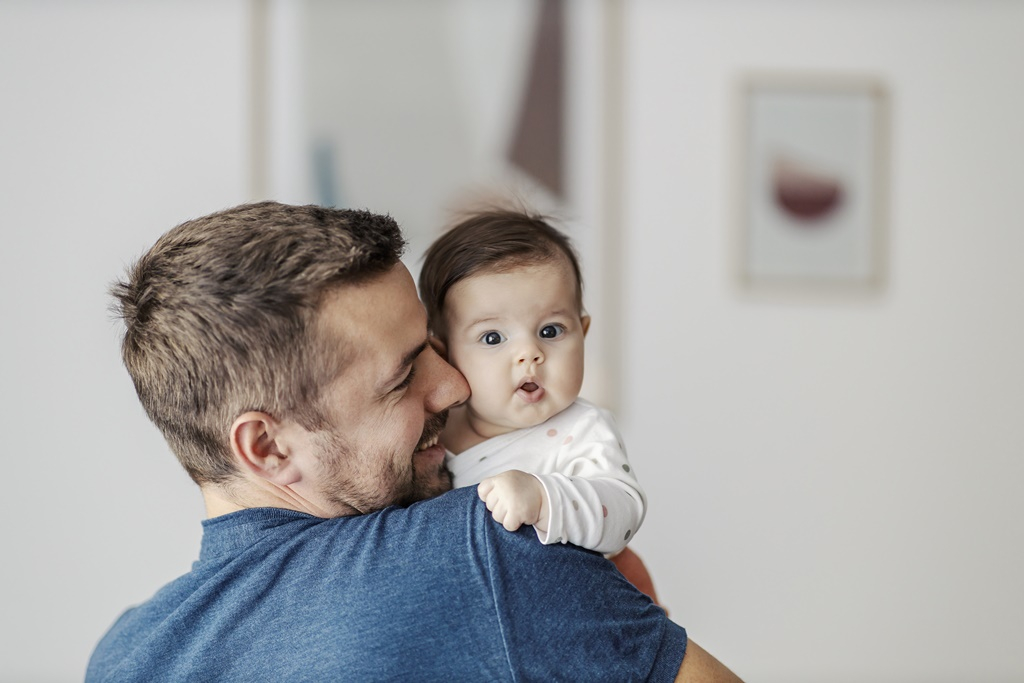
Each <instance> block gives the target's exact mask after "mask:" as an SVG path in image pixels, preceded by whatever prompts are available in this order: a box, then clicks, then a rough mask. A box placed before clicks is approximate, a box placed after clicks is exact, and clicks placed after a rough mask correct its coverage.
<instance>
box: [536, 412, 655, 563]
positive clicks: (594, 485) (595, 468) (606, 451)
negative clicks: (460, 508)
mask: <svg viewBox="0 0 1024 683" xmlns="http://www.w3.org/2000/svg"><path fill="white" fill-rule="evenodd" d="M534 476H535V477H537V479H539V480H540V482H541V485H543V487H544V491H545V492H546V493H547V496H548V501H549V506H548V507H549V511H548V520H547V522H548V524H547V532H546V533H544V532H540V531H538V532H537V536H538V538H540V540H541V542H542V543H544V544H546V545H550V544H554V543H572V544H573V545H578V546H581V547H583V548H587V549H590V550H596V551H597V552H600V553H605V554H609V555H610V554H615V553H617V552H619V551H621V550H622V549H623V548H625V547H626V544H627V543H629V540H630V539H631V538H633V536H634V535H635V534H636V532H637V530H638V529H639V528H640V525H641V524H642V523H643V520H644V516H645V514H646V512H647V498H646V496H645V495H644V492H643V489H642V488H641V487H640V482H639V481H637V478H636V475H635V473H634V472H633V468H632V466H631V465H630V464H629V460H628V459H627V458H626V450H625V447H624V446H623V444H622V438H621V437H620V436H619V432H618V429H616V427H615V424H614V423H613V422H612V420H611V417H610V416H609V415H608V414H607V413H605V412H604V411H601V410H599V409H598V408H596V407H594V406H588V408H587V410H585V411H584V412H583V414H582V415H581V416H580V418H579V419H578V420H576V421H575V423H574V424H573V425H572V427H571V428H570V429H569V431H568V434H566V436H565V437H564V438H563V444H562V446H561V448H560V450H559V452H558V456H557V459H556V464H555V467H554V471H553V472H550V473H547V474H536V473H535V474H534Z"/></svg>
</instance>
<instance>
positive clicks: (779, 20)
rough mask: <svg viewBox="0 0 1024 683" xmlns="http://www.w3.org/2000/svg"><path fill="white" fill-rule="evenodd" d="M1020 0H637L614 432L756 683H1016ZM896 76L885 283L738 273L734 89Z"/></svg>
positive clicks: (676, 603) (1022, 477) (709, 643)
mask: <svg viewBox="0 0 1024 683" xmlns="http://www.w3.org/2000/svg"><path fill="white" fill-rule="evenodd" d="M1022 33H1024V3H1017V2H996V1H984V0H983V1H976V0H971V1H970V2H968V1H966V0H965V1H963V2H952V1H946V2H853V1H849V2H846V1H839V0H836V1H832V2H819V3H812V2H803V1H799V0H790V1H783V0H778V1H774V2H763V1H760V0H750V1H740V0H726V1H718V2H700V1H696V0H694V1H690V2H674V1H669V0H664V1H658V0H646V1H639V2H632V3H629V5H628V28H627V35H628V44H629V46H630V48H629V63H628V66H627V83H628V91H627V102H628V105H627V106H628V128H627V154H628V168H627V172H626V176H627V178H628V186H627V188H626V203H627V207H628V208H627V215H628V220H627V222H626V225H624V226H623V229H624V230H625V234H626V239H625V243H626V245H627V254H626V263H625V268H626V273H625V280H626V282H627V283H628V287H627V291H626V297H625V300H626V302H628V303H627V317H626V320H625V321H624V325H623V329H624V330H625V331H626V334H627V341H626V344H627V348H628V351H627V353H628V359H627V364H626V367H625V370H624V376H625V377H626V378H627V383H628V384H627V387H626V396H625V400H624V401H623V404H624V406H626V407H627V408H628V410H629V412H628V413H627V414H625V415H623V416H622V418H623V421H624V426H625V431H626V434H625V436H626V441H627V444H628V446H629V448H630V452H631V454H632V457H633V459H634V460H635V461H636V464H637V468H638V471H639V473H640V476H641V480H642V481H643V482H645V485H646V487H647V492H648V494H649V497H650V500H651V509H650V513H649V515H648V518H647V519H648V521H647V522H646V524H645V526H644V529H643V530H642V531H641V533H640V534H639V536H638V538H637V541H636V545H635V547H637V548H638V549H639V550H640V552H641V553H642V554H643V556H644V557H645V559H647V560H648V561H649V563H650V564H651V565H653V569H654V572H655V579H656V582H657V585H658V587H659V589H660V590H661V592H662V593H663V594H664V595H663V597H664V598H665V600H666V601H667V602H668V603H669V606H670V608H671V610H672V613H673V615H674V616H676V617H677V618H678V619H679V620H680V622H681V623H683V624H685V625H686V626H687V627H688V628H689V629H690V631H691V633H692V635H693V637H694V639H695V640H697V641H698V642H700V643H701V644H702V645H704V646H705V647H706V648H707V649H709V650H710V651H711V652H713V653H716V654H718V655H720V656H721V658H722V659H723V660H724V661H726V662H728V663H729V664H730V665H732V666H733V667H734V668H735V669H736V670H737V671H738V672H739V673H740V674H742V675H744V676H745V677H748V679H749V680H752V681H753V680H757V681H829V682H830V683H833V682H837V681H862V680H870V681H875V682H879V683H881V682H884V681H930V682H940V681H967V680H972V681H1008V680H1021V679H1024V658H1022V657H1021V654H1020V652H1021V650H1020V642H1021V641H1022V639H1024V626H1022V625H1021V619H1020V615H1021V614H1022V613H1024V582H1022V581H1021V576H1024V549H1022V540H1024V502H1022V501H1024V496H1022V495H1021V490H1020V489H1021V488H1022V484H1024V360H1022V355H1021V350H1022V349H1024V268H1022V267H1021V265H1020V259H1021V256H1022V255H1024V219H1022V217H1021V216H1022V211H1021V206H1020V194H1021V192H1022V190H1024V133H1022V126H1021V122H1022V121H1024V88H1022V80H1021V78H1022V75H1024V41H1022V40H1021V35H1022ZM749 68H756V69H771V68H780V69H781V68H798V69H808V68H814V69H820V70H840V71H850V70H852V71H856V72H867V73H869V74H873V75H877V76H878V77H880V78H882V79H883V80H884V81H885V82H886V83H887V84H888V87H889V88H890V91H891V94H892V109H893V113H892V119H893V121H892V122H893V129H892V149H891V154H892V183H891V191H892V207H891V240H890V257H891V263H890V266H891V277H890V283H889V286H888V288H887V290H886V291H885V292H884V293H883V294H882V295H880V296H877V297H868V298H863V299H853V300H849V299H847V300H845V301H837V302H830V301H828V300H813V299H811V300H807V299H804V300H800V299H796V300H786V299H775V300H771V301H763V300H757V299H751V298H750V297H745V296H743V295H742V294H741V293H740V292H738V291H737V290H736V289H735V288H734V287H733V286H732V285H731V282H730V268H731V259H732V255H731V253H730V251H729V250H730V248H731V246H732V245H731V242H730V230H731V229H732V221H733V220H734V212H733V207H734V206H735V201H736V196H735V190H734V185H735V183H736V182H737V174H736V170H735V168H734V167H732V166H731V161H732V158H733V157H732V155H733V153H734V149H733V147H734V139H735V129H734V128H733V121H732V117H733V116H734V111H733V109H732V106H733V104H734V102H733V101H732V99H731V96H732V88H733V87H734V86H735V81H736V79H737V77H738V76H740V75H741V74H742V73H743V71H744V70H746V69H749Z"/></svg>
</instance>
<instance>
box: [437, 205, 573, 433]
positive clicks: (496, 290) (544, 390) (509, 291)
mask: <svg viewBox="0 0 1024 683" xmlns="http://www.w3.org/2000/svg"><path fill="white" fill-rule="evenodd" d="M420 288H421V292H422V296H423V298H424V301H425V302H426V305H427V310H428V311H429V312H430V325H431V329H432V330H433V331H434V333H435V334H437V335H438V336H439V337H440V338H441V339H442V341H443V342H444V345H445V348H446V350H447V356H448V360H449V362H451V363H452V364H453V365H454V366H455V367H457V368H458V369H459V370H460V371H461V372H462V373H463V375H465V377H466V379H467V380H468V381H469V385H470V387H471V388H472V396H471V397H470V399H469V401H468V403H467V405H466V411H467V412H466V416H467V419H468V421H469V423H470V425H471V426H472V428H473V430H474V431H475V432H476V433H477V434H479V435H481V436H483V437H486V438H490V437H494V436H498V435H500V434H504V433H507V432H510V431H512V430H515V429H522V428H525V427H532V426H534V425H537V424H540V423H542V422H544V421H546V420H547V419H548V418H550V417H552V416H553V415H555V414H557V413H559V412H561V411H562V410H564V409H565V408H567V407H568V406H569V405H570V404H572V402H573V401H575V400H576V398H577V397H578V395H579V391H580V387H581V385H582V382H583V358H584V354H583V338H584V335H585V334H586V331H587V328H588V326H589V323H590V319H589V317H588V316H586V315H585V314H584V313H583V311H582V301H581V299H582V292H581V289H582V286H581V282H580V270H579V265H578V262H577V259H576V255H575V254H574V252H573V250H572V247H571V245H570V243H569V241H568V239H567V238H566V237H565V236H564V235H562V234H561V233H559V232H558V231H556V230H555V229H553V228H552V227H551V226H549V225H548V224H547V223H546V222H545V221H544V220H543V219H542V218H540V217H536V216H531V215H527V214H522V213H516V212H509V211H494V212H488V213H484V214H478V215H475V216H473V217H471V218H469V219H467V220H465V221H463V222H461V223H459V224H458V225H456V226H455V227H454V228H453V229H452V230H451V231H450V232H448V233H446V234H445V235H443V236H442V237H441V238H439V239H438V240H437V241H436V242H435V243H434V244H433V245H432V246H431V247H430V249H429V250H428V252H427V256H426V260H425V264H424V267H423V271H422V272H421V275H420Z"/></svg>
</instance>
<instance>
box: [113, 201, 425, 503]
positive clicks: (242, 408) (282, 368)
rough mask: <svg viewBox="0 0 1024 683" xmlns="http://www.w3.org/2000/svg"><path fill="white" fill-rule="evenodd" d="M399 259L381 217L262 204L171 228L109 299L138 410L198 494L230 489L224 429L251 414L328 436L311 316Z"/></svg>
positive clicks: (326, 364)
mask: <svg viewBox="0 0 1024 683" xmlns="http://www.w3.org/2000/svg"><path fill="white" fill-rule="evenodd" d="M404 249H405V240H404V238H403V237H402V234H401V231H400V230H399V228H398V225H397V224H396V223H395V221H394V220H392V219H391V218H390V217H389V216H381V215H377V214H372V213H369V212H366V211H352V210H341V209H329V208H323V207H318V206H287V205H284V204H277V203H275V202H261V203H257V204H246V205H242V206H238V207H235V208H232V209H227V210H225V211H221V212H218V213H214V214H211V215H209V216H204V217H202V218H197V219H195V220H191V221H187V222H185V223H182V224H181V225H179V226H177V227H176V228H173V229H172V230H170V231H169V232H167V233H166V234H164V235H163V236H162V237H161V238H160V239H159V240H157V242H156V244H154V245H153V247H152V248H151V249H150V250H149V251H147V252H146V253H145V254H144V255H143V256H142V257H141V258H139V260H138V261H137V262H136V263H135V264H134V265H133V266H132V267H131V268H129V270H128V273H127V278H126V280H124V281H121V282H116V283H115V284H114V285H113V286H112V287H111V294H112V295H113V297H114V299H115V302H114V306H113V308H114V311H115V313H116V314H117V315H119V316H120V317H121V318H122V319H123V320H124V324H125V334H124V339H123V342H122V345H121V354H122V357H123V359H124V364H125V366H126V367H127V368H128V373H129V374H130V375H131V377H132V380H133V381H134V383H135V389H136V391H137V393H138V395H139V400H140V401H141V402H142V405H143V407H144V408H145V410H146V413H147V414H148V415H149V418H150V419H151V420H152V421H153V422H154V423H155V424H156V426H157V427H159V428H160V431H161V432H163V435H164V438H166V439H167V442H168V444H169V445H170V447H171V450H173V451H174V453H175V455H177V457H178V460H179V461H181V464H182V465H183V466H184V468H185V470H186V471H187V472H188V474H189V476H191V477H192V479H193V480H194V481H195V482H196V483H197V484H205V483H211V484H223V483H227V482H229V481H230V480H232V479H233V478H234V477H235V475H236V474H237V470H236V468H235V466H234V464H233V460H232V456H231V450H230V447H229V443H228V438H229V430H230V426H231V423H232V422H233V421H234V420H235V418H236V417H238V416H239V415H241V414H242V413H244V412H246V411H248V410H260V411H264V412H267V413H269V414H271V415H274V416H275V417H277V418H279V419H294V420H296V421H298V422H300V423H301V424H302V425H303V426H304V427H306V428H307V429H316V428H319V427H322V426H324V419H323V412H322V410H321V408H320V405H319V399H320V394H321V390H322V388H323V387H324V386H325V385H326V384H327V383H328V382H330V381H331V380H332V379H333V378H334V377H336V376H337V375H338V374H339V373H340V371H341V368H340V367H337V366H339V365H340V362H339V361H338V360H337V358H338V356H339V354H338V352H337V351H336V350H335V351H334V353H326V344H325V343H326V340H323V339H321V334H320V333H319V332H318V331H317V320H318V312H319V307H320V303H321V301H322V300H323V297H324V296H325V295H326V294H328V293H329V292H332V291H334V290H336V289H337V288H338V287H340V286H343V285H345V284H355V283H359V282H364V281H367V280H369V279H372V278H373V277H374V276H377V275H380V274H383V273H385V272H387V271H388V270H389V269H390V268H391V267H393V266H394V265H395V264H397V263H398V260H399V258H400V257H401V254H402V252H403V250H404Z"/></svg>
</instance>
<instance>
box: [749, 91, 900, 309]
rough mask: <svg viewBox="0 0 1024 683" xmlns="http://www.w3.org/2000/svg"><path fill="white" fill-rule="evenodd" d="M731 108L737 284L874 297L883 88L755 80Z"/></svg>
mask: <svg viewBox="0 0 1024 683" xmlns="http://www.w3.org/2000/svg"><path fill="white" fill-rule="evenodd" d="M740 99H741V105H740V116H739V118H740V127H741V128H740V135H739V139H740V141H741V159H740V179H739V180H740V182H739V186H740V201H739V202H738V208H739V211H740V220H739V235H738V237H739V239H738V245H739V249H738V261H739V277H740V281H741V283H742V285H743V286H744V287H746V288H751V289H766V288H767V289H771V288H780V287H781V288H790V287H799V288H802V289H807V288H812V289H819V290H829V289H856V290H875V289H878V288H880V287H881V285H882V283H883V282H884V281H885V248H884V247H885V244H884V242H885V232H886V231H885V218H886V216H885V214H886V191H887V177H886V157H887V147H888V143H887V118H888V103H887V100H888V98H887V95H886V92H885V89H884V88H883V87H882V85H881V84H880V83H879V82H878V81H877V80H874V79H870V78H863V77H852V76H845V75H833V76H829V75H815V76H805V75H793V74H756V75H749V76H748V77H746V78H745V79H744V80H743V82H742V90H741V98H740Z"/></svg>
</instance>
